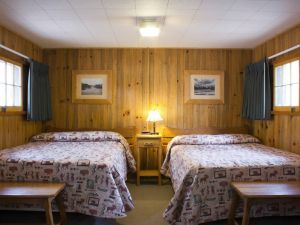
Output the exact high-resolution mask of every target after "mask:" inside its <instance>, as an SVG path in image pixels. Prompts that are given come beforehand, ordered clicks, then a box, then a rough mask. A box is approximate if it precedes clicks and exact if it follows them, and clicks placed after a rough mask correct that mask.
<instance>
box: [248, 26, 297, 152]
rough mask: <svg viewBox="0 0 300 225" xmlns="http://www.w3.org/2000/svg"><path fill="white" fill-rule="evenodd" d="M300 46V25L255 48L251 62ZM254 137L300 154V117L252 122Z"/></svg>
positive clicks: (280, 116) (289, 116)
mask: <svg viewBox="0 0 300 225" xmlns="http://www.w3.org/2000/svg"><path fill="white" fill-rule="evenodd" d="M297 44H300V25H298V26H297V27H294V28H292V29H290V30H288V31H286V32H284V33H283V34H280V35H278V36H276V37H274V38H273V39H271V40H269V41H267V42H265V43H263V44H262V45H260V46H258V47H256V48H255V49H254V52H253V61H258V60H260V59H262V58H263V57H265V56H271V55H273V54H275V53H278V52H280V51H283V50H285V49H288V48H290V47H293V46H295V45H297ZM253 132H254V135H256V136H258V137H259V138H260V139H261V140H263V142H264V143H265V144H267V145H270V146H275V147H278V148H282V149H284V150H287V151H291V152H296V153H300V138H299V137H300V136H299V135H300V116H299V115H295V116H291V115H274V117H273V119H272V120H270V121H255V122H253Z"/></svg>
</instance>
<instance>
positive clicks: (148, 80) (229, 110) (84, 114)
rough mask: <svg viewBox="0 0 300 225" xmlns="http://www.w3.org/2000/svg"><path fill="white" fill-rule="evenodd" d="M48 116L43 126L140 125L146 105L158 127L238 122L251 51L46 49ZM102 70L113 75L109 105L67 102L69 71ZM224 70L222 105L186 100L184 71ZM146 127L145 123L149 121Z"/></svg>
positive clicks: (237, 123) (216, 124)
mask: <svg viewBox="0 0 300 225" xmlns="http://www.w3.org/2000/svg"><path fill="white" fill-rule="evenodd" d="M44 53H45V54H44V61H45V62H46V63H47V64H49V66H50V80H51V91H52V104H53V120H52V121H51V122H49V123H47V125H48V126H53V127H58V128H67V129H78V128H98V129H99V128H100V129H111V128H115V127H128V126H136V127H137V129H138V130H139V131H140V130H142V129H143V127H144V126H146V122H145V119H146V116H147V113H148V111H149V109H151V108H153V107H157V108H159V110H160V111H161V115H162V117H163V119H164V120H163V121H162V122H161V123H159V126H160V128H161V127H162V126H168V127H174V128H201V127H219V128H228V127H240V126H244V125H245V124H246V121H244V120H242V119H241V117H240V112H241V102H242V87H243V75H242V73H241V72H242V71H243V69H244V67H245V65H247V64H249V63H251V61H252V51H251V50H239V49H236V50H222V49H211V50H210V49H49V50H45V52H44ZM79 69H83V70H87V69H105V70H106V69H108V70H112V71H113V74H114V77H115V79H114V86H115V90H114V94H113V103H112V104H111V105H87V104H73V103H72V101H71V88H72V87H71V72H72V70H79ZM197 69H199V70H200V69H201V70H224V71H225V104H224V105H187V104H184V100H183V75H184V70H197ZM149 127H150V125H149Z"/></svg>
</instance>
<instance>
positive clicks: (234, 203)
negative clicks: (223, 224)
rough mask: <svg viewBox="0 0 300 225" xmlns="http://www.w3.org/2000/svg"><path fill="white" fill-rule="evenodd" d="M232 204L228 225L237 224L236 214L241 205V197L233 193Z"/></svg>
mask: <svg viewBox="0 0 300 225" xmlns="http://www.w3.org/2000/svg"><path fill="white" fill-rule="evenodd" d="M232 195H233V196H232V203H231V207H230V211H229V217H228V222H227V225H234V224H235V222H234V221H235V219H234V217H235V212H236V209H237V207H238V204H239V196H238V195H237V194H236V193H235V191H233V192H232Z"/></svg>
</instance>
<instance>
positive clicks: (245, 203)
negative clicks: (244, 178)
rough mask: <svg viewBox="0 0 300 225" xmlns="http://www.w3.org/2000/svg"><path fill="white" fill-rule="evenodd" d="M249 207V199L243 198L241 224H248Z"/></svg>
mask: <svg viewBox="0 0 300 225" xmlns="http://www.w3.org/2000/svg"><path fill="white" fill-rule="evenodd" d="M250 209H251V203H250V201H249V199H245V202H244V215H243V222H242V225H249V217H250Z"/></svg>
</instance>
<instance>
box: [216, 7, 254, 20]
mask: <svg viewBox="0 0 300 225" xmlns="http://www.w3.org/2000/svg"><path fill="white" fill-rule="evenodd" d="M254 14H255V12H253V11H252V10H250V11H236V10H229V11H227V12H226V13H225V15H224V16H223V17H222V19H225V20H237V21H240V20H246V19H249V18H251V17H253V15H254Z"/></svg>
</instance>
